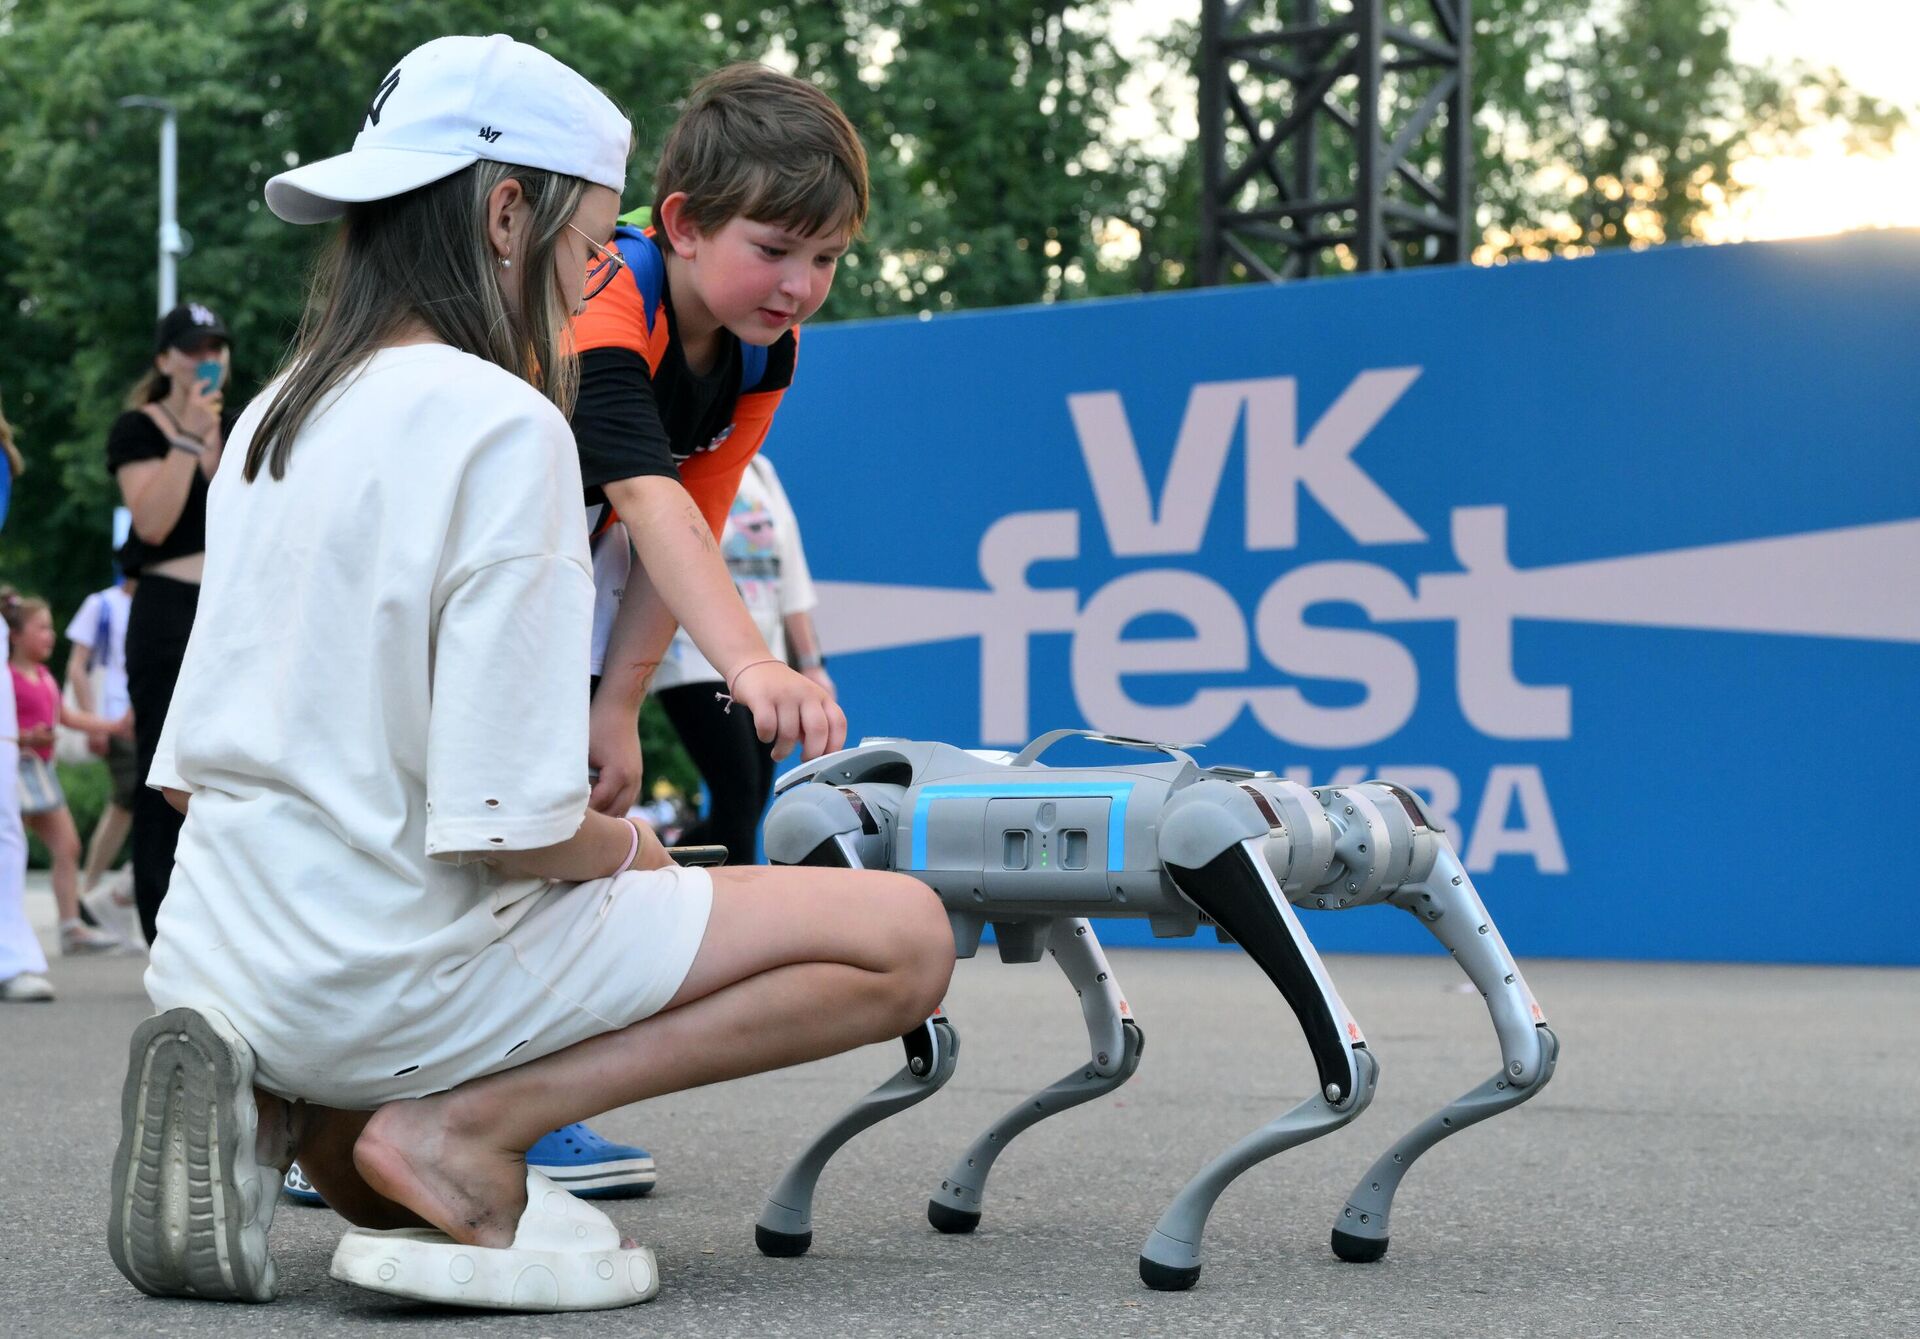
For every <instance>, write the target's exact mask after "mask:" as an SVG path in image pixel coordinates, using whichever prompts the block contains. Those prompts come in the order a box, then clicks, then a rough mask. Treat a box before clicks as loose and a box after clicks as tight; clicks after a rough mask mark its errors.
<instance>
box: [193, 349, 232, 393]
mask: <svg viewBox="0 0 1920 1339" xmlns="http://www.w3.org/2000/svg"><path fill="white" fill-rule="evenodd" d="M226 375H227V369H226V368H224V367H222V366H220V360H219V359H218V358H209V359H207V360H206V361H205V362H204V363H201V364H200V365H199V366H198V367H196V368H194V369H193V379H194V380H195V381H196V382H198V383H199V385H200V393H201V394H202V395H212V394H213V393H214V392H215V391H216V390H219V389H220V382H221V381H222V380H223V379H224V378H225V377H226Z"/></svg>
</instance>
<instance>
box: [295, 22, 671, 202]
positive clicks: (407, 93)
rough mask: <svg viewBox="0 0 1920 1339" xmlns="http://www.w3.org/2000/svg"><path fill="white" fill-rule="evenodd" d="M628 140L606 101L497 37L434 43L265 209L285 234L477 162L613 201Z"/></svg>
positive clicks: (569, 74)
mask: <svg viewBox="0 0 1920 1339" xmlns="http://www.w3.org/2000/svg"><path fill="white" fill-rule="evenodd" d="M632 136H633V130H632V127H630V126H629V125H628V124H627V118H626V117H625V116H623V115H621V113H620V109H619V108H618V107H616V106H614V105H613V102H612V100H611V99H609V98H608V97H607V95H606V94H604V93H602V92H601V91H600V90H599V89H597V88H595V87H594V86H593V85H592V84H591V83H589V82H588V81H587V80H586V79H584V78H583V77H581V76H580V75H579V74H578V73H576V72H575V71H574V70H572V69H570V68H569V67H567V66H566V65H563V64H561V63H560V62H559V61H557V60H555V59H554V58H553V57H552V56H549V55H548V54H547V53H546V52H544V51H541V50H540V49H539V48H537V47H531V46H527V45H526V44H525V43H522V42H516V41H514V40H513V39H512V38H511V37H508V36H506V35H505V34H504V33H495V34H494V35H493V36H492V37H440V38H436V39H435V40H433V41H431V42H428V43H427V44H426V45H424V46H418V47H415V48H414V49H413V50H412V51H409V52H408V53H407V54H406V55H405V56H403V57H402V58H401V60H400V63H399V64H398V65H396V66H394V67H393V72H392V73H390V74H389V75H387V77H386V78H385V79H383V80H382V81H381V82H380V87H379V88H378V89H376V90H375V92H374V95H373V100H372V101H371V102H369V103H368V104H367V113H366V120H365V121H364V123H363V124H362V125H361V127H360V133H359V134H358V135H357V136H355V137H354V141H353V148H352V149H350V150H349V151H348V152H346V153H343V154H337V155H335V156H334V157H332V158H322V159H319V160H317V161H315V162H311V163H306V164H304V165H302V166H300V167H296V168H294V169H292V170H291V171H288V172H282V173H280V175H278V176H276V177H274V178H273V179H272V180H271V181H269V182H268V183H267V208H269V209H271V210H272V211H273V212H274V213H276V214H278V215H279V216H280V217H281V218H283V219H285V220H286V221H287V222H289V223H321V222H324V221H326V220H327V219H331V218H338V217H339V216H340V215H341V214H343V213H344V212H346V207H347V205H349V204H357V203H360V202H363V201H367V200H386V199H390V198H391V197H393V196H396V195H404V194H405V193H406V192H408V191H411V190H417V189H418V188H420V187H422V186H427V185H431V184H432V183H434V182H436V181H439V180H441V179H442V178H444V177H450V176H452V175H453V174H454V173H455V172H458V171H459V170H460V169H461V168H463V167H466V166H468V165H469V164H471V163H475V162H478V161H479V160H481V159H483V158H486V159H492V160H493V161H495V162H500V163H514V164H517V165H519V166H522V167H537V168H542V169H544V170H546V171H549V172H559V173H562V174H564V175H566V176H570V177H581V178H583V179H585V180H587V181H591V182H594V183H596V184H598V185H601V186H605V187H607V188H609V189H611V190H614V191H618V190H621V189H622V188H623V187H625V185H626V178H627V151H628V148H629V146H630V144H631V142H632Z"/></svg>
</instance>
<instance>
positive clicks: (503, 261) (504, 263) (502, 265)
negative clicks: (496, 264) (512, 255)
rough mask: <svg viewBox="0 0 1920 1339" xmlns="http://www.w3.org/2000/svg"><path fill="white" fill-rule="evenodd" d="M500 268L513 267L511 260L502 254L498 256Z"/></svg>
mask: <svg viewBox="0 0 1920 1339" xmlns="http://www.w3.org/2000/svg"><path fill="white" fill-rule="evenodd" d="M500 268H501V269H503V270H510V269H512V268H513V262H512V261H510V260H508V259H507V258H506V257H505V256H502V257H500Z"/></svg>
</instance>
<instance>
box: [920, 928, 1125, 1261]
mask: <svg viewBox="0 0 1920 1339" xmlns="http://www.w3.org/2000/svg"><path fill="white" fill-rule="evenodd" d="M1047 952H1048V953H1049V954H1050V955H1051V956H1052V957H1053V959H1054V961H1055V962H1057V963H1058V964H1059V965H1060V970H1061V971H1063V972H1065V973H1066V975H1067V980H1069V981H1071V982H1072V983H1073V988H1074V993H1075V994H1077V995H1079V997H1080V1011H1081V1013H1082V1014H1083V1015H1085V1017H1086V1022H1087V1039H1088V1044H1089V1048H1090V1051H1091V1056H1090V1058H1089V1059H1088V1061H1087V1062H1086V1063H1085V1064H1084V1065H1078V1066H1076V1067H1075V1068H1074V1069H1073V1070H1072V1071H1071V1072H1070V1073H1068V1074H1067V1075H1065V1076H1064V1077H1063V1078H1061V1079H1060V1080H1059V1081H1057V1082H1055V1083H1054V1084H1052V1085H1051V1086H1049V1087H1048V1088H1046V1089H1045V1090H1043V1091H1041V1092H1038V1093H1035V1094H1034V1095H1033V1096H1032V1097H1030V1098H1028V1099H1027V1100H1026V1101H1024V1102H1022V1103H1020V1105H1019V1106H1016V1107H1014V1108H1013V1109H1012V1110H1011V1111H1009V1112H1007V1114H1006V1115H1004V1116H1002V1117H1001V1118H1000V1119H999V1120H997V1121H995V1122H994V1123H993V1124H992V1125H991V1126H989V1127H988V1128H987V1130H986V1132H985V1133H984V1134H982V1135H981V1136H980V1137H979V1138H978V1139H976V1140H974V1141H973V1143H972V1144H971V1145H970V1146H969V1147H968V1148H967V1151H966V1152H965V1153H962V1154H961V1155H960V1157H959V1159H958V1160H957V1161H955V1162H954V1164H953V1170H952V1171H950V1172H948V1173H947V1175H946V1179H945V1180H943V1181H941V1182H940V1189H939V1190H937V1191H936V1192H934V1195H933V1198H932V1199H930V1200H928V1201H927V1221H928V1222H930V1223H932V1224H933V1225H934V1226H935V1227H936V1228H938V1229H939V1230H940V1231H942V1232H971V1231H973V1230H974V1228H976V1227H978V1226H979V1225H980V1202H981V1197H982V1196H983V1195H984V1194H985V1193H986V1185H987V1176H988V1174H989V1173H990V1172H992V1170H993V1163H994V1159H995V1158H998V1157H999V1156H1000V1154H1001V1153H1003V1152H1004V1151H1006V1147H1007V1145H1008V1144H1010V1143H1011V1142H1013V1139H1014V1136H1016V1135H1018V1134H1019V1133H1020V1132H1021V1131H1022V1130H1025V1129H1028V1128H1029V1127H1031V1126H1034V1125H1037V1124H1039V1123H1040V1122H1041V1121H1043V1120H1045V1119H1046V1118H1047V1117H1049V1116H1053V1115H1057V1114H1059V1113H1060V1112H1062V1111H1065V1110H1067V1109H1069V1108H1070V1107H1077V1106H1079V1105H1080V1104H1081V1103H1082V1102H1091V1101H1092V1100H1093V1099H1094V1098H1096V1097H1100V1096H1102V1095H1104V1094H1106V1093H1110V1092H1112V1091H1113V1090H1114V1089H1115V1088H1118V1087H1119V1086H1120V1085H1121V1084H1123V1083H1125V1082H1126V1081H1127V1080H1128V1079H1130V1078H1132V1077H1133V1072H1134V1070H1136V1069H1138V1068H1139V1067H1140V1050H1141V1047H1142V1046H1143V1045H1144V1044H1145V1037H1144V1036H1143V1034H1142V1033H1141V1031H1140V1028H1139V1025H1138V1024H1136V1023H1135V1022H1134V1021H1133V1019H1132V1018H1131V1017H1129V1016H1128V1009H1127V1002H1126V1000H1125V998H1123V997H1122V996H1121V994H1120V986H1119V983H1118V982H1117V981H1115V980H1114V978H1113V970H1112V969H1111V968H1110V967H1108V965H1107V955H1106V954H1105V953H1103V952H1101V951H1100V942H1099V940H1097V939H1095V938H1094V934H1093V927H1092V926H1090V925H1088V924H1087V923H1086V921H1085V920H1082V919H1079V918H1074V919H1071V920H1057V921H1054V922H1053V923H1052V929H1051V930H1050V931H1049V932H1048V935H1047Z"/></svg>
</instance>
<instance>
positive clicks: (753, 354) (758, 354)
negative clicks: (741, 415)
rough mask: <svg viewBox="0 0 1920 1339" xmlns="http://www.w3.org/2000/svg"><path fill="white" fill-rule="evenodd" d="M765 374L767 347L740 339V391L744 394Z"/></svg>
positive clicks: (758, 382) (756, 384)
mask: <svg viewBox="0 0 1920 1339" xmlns="http://www.w3.org/2000/svg"><path fill="white" fill-rule="evenodd" d="M766 375H767V349H766V346H765V345H763V344H749V343H747V342H746V341H745V340H744V339H743V340H741V341H740V393H741V394H742V395H745V394H746V393H747V392H748V391H750V390H752V389H753V388H754V387H755V386H758V385H759V384H760V379H761V378H762V377H764V376H766Z"/></svg>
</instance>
